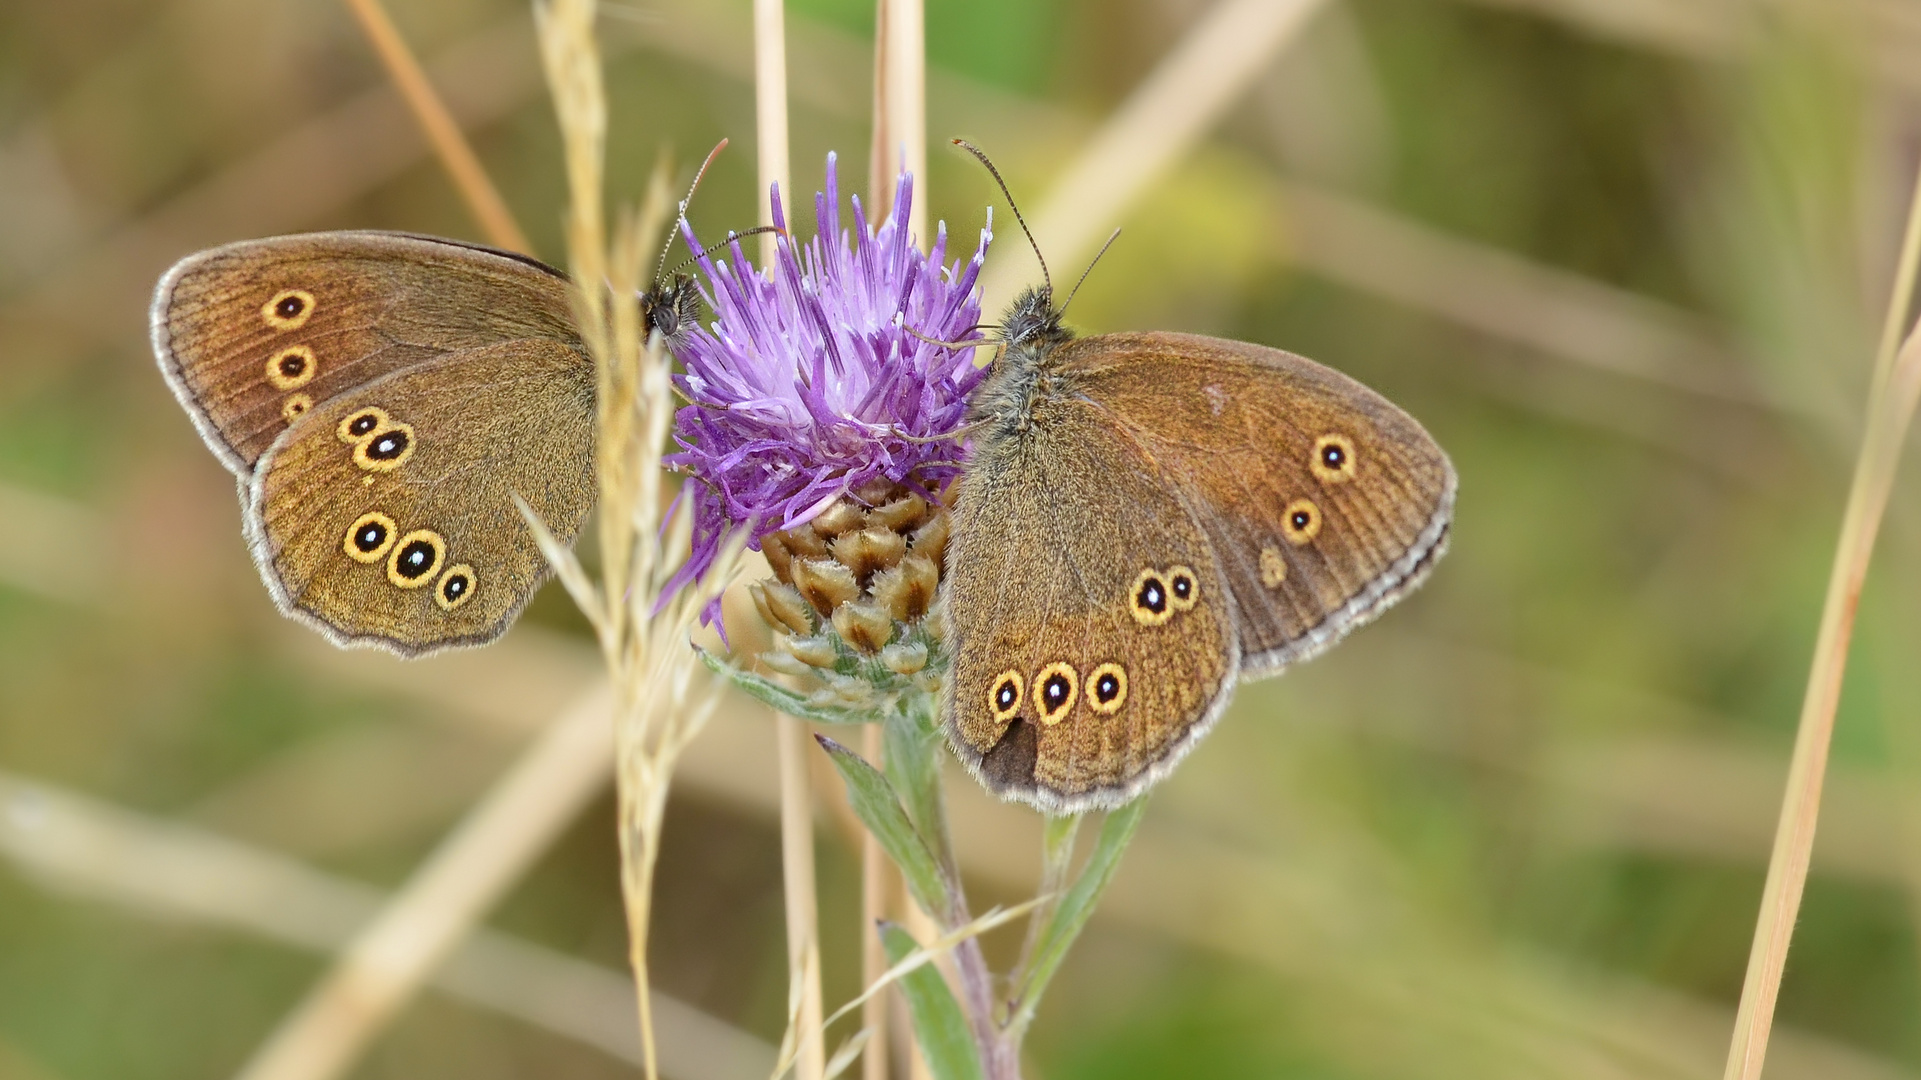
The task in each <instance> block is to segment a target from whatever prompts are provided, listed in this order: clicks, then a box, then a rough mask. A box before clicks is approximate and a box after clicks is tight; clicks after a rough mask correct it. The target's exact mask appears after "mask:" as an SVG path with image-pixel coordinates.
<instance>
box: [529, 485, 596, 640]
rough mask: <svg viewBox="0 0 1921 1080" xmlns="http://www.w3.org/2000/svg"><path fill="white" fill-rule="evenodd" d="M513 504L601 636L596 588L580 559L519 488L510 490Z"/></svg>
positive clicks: (555, 570)
mask: <svg viewBox="0 0 1921 1080" xmlns="http://www.w3.org/2000/svg"><path fill="white" fill-rule="evenodd" d="M514 508H515V509H517V510H519V511H520V516H521V518H522V519H523V520H525V521H526V522H527V528H529V529H531V530H533V534H534V544H535V545H536V546H537V547H539V548H540V553H541V554H542V555H544V556H546V559H547V565H549V566H551V567H553V568H554V576H555V577H558V578H559V579H560V583H561V584H562V585H564V586H566V588H567V595H568V596H570V597H572V598H573V601H574V603H575V604H577V605H579V607H580V612H581V614H583V615H585V616H587V621H588V622H590V623H593V624H594V629H595V630H597V631H599V632H600V633H601V634H602V635H603V636H604V635H605V634H606V627H607V616H606V612H605V609H604V608H603V607H602V606H601V603H600V590H598V589H596V588H594V583H593V581H592V580H590V579H589V578H588V577H587V571H586V570H585V569H584V568H583V567H582V566H581V565H580V560H579V559H577V558H575V557H574V553H573V550H572V549H571V548H569V547H568V546H567V545H565V544H563V543H561V542H560V538H559V537H557V536H555V535H554V534H553V532H552V531H551V530H549V529H548V528H547V523H546V522H544V521H542V520H540V515H539V514H536V513H534V508H533V507H531V506H528V505H527V500H525V499H523V498H521V497H520V493H519V492H515V493H514Z"/></svg>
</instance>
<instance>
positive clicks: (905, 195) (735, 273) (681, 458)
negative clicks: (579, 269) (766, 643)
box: [665, 154, 993, 615]
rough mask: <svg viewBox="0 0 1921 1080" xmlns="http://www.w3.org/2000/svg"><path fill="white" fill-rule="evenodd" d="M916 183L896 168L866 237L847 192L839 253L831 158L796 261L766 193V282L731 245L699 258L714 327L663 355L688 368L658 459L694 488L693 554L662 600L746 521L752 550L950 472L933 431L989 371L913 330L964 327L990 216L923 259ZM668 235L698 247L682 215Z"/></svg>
mask: <svg viewBox="0 0 1921 1080" xmlns="http://www.w3.org/2000/svg"><path fill="white" fill-rule="evenodd" d="M913 188H914V185H913V177H912V176H911V175H909V174H907V173H905V172H903V173H902V174H901V176H900V182H899V187H898V188H897V189H896V193H895V196H894V211H893V213H892V214H891V215H890V216H889V217H888V218H887V220H886V221H884V222H882V223H881V226H880V229H879V230H878V231H875V232H870V231H869V229H868V225H867V217H866V215H865V214H864V213H863V212H862V210H861V205H860V199H859V197H858V196H855V197H854V199H853V207H854V229H853V236H852V243H851V244H850V243H849V242H848V239H847V237H846V235H845V234H843V233H842V231H841V217H840V193H839V190H838V183H837V178H836V176H835V158H834V155H832V154H829V155H828V157H827V190H826V191H825V192H823V193H821V194H818V195H816V196H815V197H814V219H815V222H816V232H815V235H814V237H813V238H812V239H811V240H809V241H807V243H806V245H805V246H804V247H803V248H802V249H801V250H800V251H799V252H796V250H795V247H794V242H793V240H792V238H791V237H790V236H789V235H788V234H787V233H786V232H785V229H786V224H787V223H786V219H785V217H784V215H783V212H782V208H781V201H780V192H779V191H778V190H774V191H773V192H771V198H772V201H773V219H774V224H775V225H776V226H779V227H780V228H781V229H782V230H783V233H782V234H781V235H780V236H779V237H778V255H777V257H776V260H775V265H774V273H773V278H772V280H768V279H767V278H765V277H763V276H761V275H760V274H759V273H758V272H756V271H755V270H754V269H753V267H752V265H751V264H750V263H748V261H747V259H746V257H745V255H743V254H742V252H741V248H740V242H739V241H738V240H735V241H734V242H733V243H731V244H730V245H729V246H728V252H729V254H728V255H726V256H723V257H721V258H719V259H715V258H712V257H711V253H708V254H703V255H701V256H700V258H699V260H698V261H699V264H700V268H701V271H702V274H703V276H704V278H705V280H704V281H703V282H702V285H701V292H702V295H703V296H705V297H706V299H707V302H708V303H709V305H711V306H712V308H713V309H714V313H715V315H716V317H717V318H716V321H715V323H714V325H713V327H712V329H711V330H710V329H709V328H706V327H699V326H696V327H694V328H692V329H691V330H690V331H689V332H688V333H687V334H686V336H685V338H684V339H683V340H682V341H681V342H680V343H678V346H677V348H676V350H675V353H676V356H677V357H678V358H679V359H680V361H681V363H682V364H683V365H685V367H686V373H685V374H684V375H679V376H676V377H675V384H676V385H677V386H678V387H679V388H680V391H681V393H682V394H684V395H686V397H687V399H688V400H689V401H691V402H693V404H691V405H687V406H685V407H683V408H682V409H680V410H679V412H677V413H676V414H675V416H674V439H675V441H676V442H678V443H679V444H680V446H681V448H682V449H681V452H680V453H677V454H672V455H669V456H668V457H667V458H666V463H667V464H668V465H669V466H670V467H673V468H676V469H679V470H681V471H684V472H686V473H688V474H689V475H690V476H691V478H692V482H690V483H688V484H687V485H685V486H684V487H683V488H682V490H681V498H682V499H683V500H691V503H692V507H691V509H692V513H693V515H694V522H693V550H692V552H691V554H690V555H689V557H688V560H687V564H686V565H685V566H683V567H681V569H680V571H679V573H677V574H676V575H675V576H674V579H673V581H672V582H670V583H669V586H668V588H667V589H666V590H665V595H671V594H672V593H673V592H674V590H676V589H678V588H680V587H681V586H682V585H685V584H686V583H687V582H689V581H694V580H698V579H699V577H700V576H701V575H702V574H703V573H705V572H706V570H707V568H708V567H709V566H711V565H712V563H713V561H714V558H715V556H716V555H718V554H719V549H720V544H721V540H722V538H723V537H724V536H725V535H727V534H728V533H729V532H731V531H733V530H737V529H741V528H748V527H751V528H752V530H753V534H752V535H751V536H750V537H749V538H748V546H750V547H753V548H756V549H757V548H759V546H760V538H761V537H763V536H766V535H767V534H769V533H774V532H780V531H782V530H786V529H791V528H793V527H795V526H797V525H801V524H803V523H805V522H806V521H808V520H809V519H810V518H812V517H813V516H814V515H815V514H818V513H820V512H821V511H822V510H824V509H826V508H827V507H828V506H829V505H831V504H832V503H833V502H834V501H835V500H836V499H838V498H840V497H841V496H843V495H846V494H848V493H849V492H851V491H852V490H853V489H855V488H857V487H859V486H861V485H862V484H865V483H866V482H867V481H870V480H874V479H876V478H885V479H887V480H891V481H896V482H900V483H904V484H907V485H908V486H910V487H915V488H919V489H920V490H922V491H923V492H931V491H932V489H934V488H936V487H937V486H938V485H939V484H941V483H942V482H944V481H946V480H947V479H949V478H951V477H953V476H955V475H956V474H958V473H959V472H960V468H961V462H962V460H963V456H964V451H963V447H962V443H961V439H960V437H959V436H958V435H955V436H954V437H953V438H942V436H947V435H954V433H955V432H956V431H957V429H959V428H960V426H961V424H962V423H963V422H964V421H965V419H966V415H967V397H968V394H969V393H970V392H971V391H972V390H973V388H974V386H975V385H976V384H977V383H979V382H980V380H981V378H982V377H983V376H984V375H985V374H986V369H984V368H976V367H975V366H974V364H973V360H972V350H971V349H950V348H943V347H942V346H939V345H936V344H933V343H932V342H930V341H924V340H922V339H921V337H916V336H915V333H918V334H920V335H922V336H924V337H926V338H931V339H933V341H959V340H964V339H966V338H967V337H968V336H969V335H970V334H972V333H973V331H974V329H975V326H976V324H977V323H978V322H979V321H980V294H979V292H978V291H977V290H976V289H975V287H974V285H975V279H976V278H977V277H978V276H979V275H980V268H981V262H982V260H983V259H984V258H985V257H986V254H987V244H988V242H989V241H990V240H991V239H992V238H993V234H992V231H991V229H992V225H993V218H992V211H991V209H990V211H989V217H988V221H987V224H986V225H983V226H982V228H981V234H980V244H979V246H978V247H976V248H975V249H974V254H973V257H972V258H971V259H969V260H967V261H966V262H965V263H962V262H961V261H960V260H959V259H956V260H955V261H954V264H953V265H952V266H951V267H950V266H944V265H942V262H941V260H942V258H943V257H944V256H945V254H946V251H947V225H946V223H945V222H943V223H941V225H940V226H939V227H938V231H937V232H936V234H935V239H934V246H933V250H932V251H929V252H928V253H927V254H925V255H923V254H922V253H921V252H920V250H919V249H918V248H916V247H915V246H914V244H913V242H912V240H913V238H912V237H910V236H909V235H908V233H907V212H908V208H909V206H910V205H911V200H912V199H913V194H914V190H913ZM681 231H682V233H683V235H684V236H685V237H686V239H687V243H688V245H689V246H690V247H692V248H693V249H694V250H695V251H700V250H701V247H700V244H699V243H698V242H697V241H696V240H695V238H694V233H693V229H692V228H691V227H689V226H688V225H687V223H686V221H685V219H682V221H681ZM910 330H912V331H914V333H910V332H909V331H910ZM920 440H932V441H920ZM677 509H678V507H677ZM711 614H712V613H711V612H710V615H711Z"/></svg>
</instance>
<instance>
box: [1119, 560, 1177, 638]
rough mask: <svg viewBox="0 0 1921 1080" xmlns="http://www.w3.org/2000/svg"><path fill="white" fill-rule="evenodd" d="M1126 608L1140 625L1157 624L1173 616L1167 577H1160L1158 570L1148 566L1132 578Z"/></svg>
mask: <svg viewBox="0 0 1921 1080" xmlns="http://www.w3.org/2000/svg"><path fill="white" fill-rule="evenodd" d="M1127 610H1128V611H1129V612H1130V613H1131V614H1132V615H1133V616H1134V621H1135V622H1138V623H1140V624H1141V625H1142V626H1159V625H1160V624H1162V623H1164V622H1166V621H1167V620H1169V619H1171V618H1173V617H1174V606H1173V602H1172V601H1171V600H1170V599H1169V598H1168V594H1167V579H1165V578H1163V577H1161V573H1160V571H1158V570H1155V569H1152V568H1151V567H1150V568H1149V569H1146V570H1143V571H1141V572H1140V575H1139V576H1138V577H1136V578H1135V579H1134V584H1133V585H1131V586H1129V587H1128V590H1127Z"/></svg>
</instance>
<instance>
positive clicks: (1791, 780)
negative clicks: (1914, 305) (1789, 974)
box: [1724, 176, 1921, 1080]
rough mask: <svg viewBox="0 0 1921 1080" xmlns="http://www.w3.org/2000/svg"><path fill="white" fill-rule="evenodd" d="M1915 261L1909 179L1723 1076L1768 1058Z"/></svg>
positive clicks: (1890, 432)
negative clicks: (1904, 219)
mask: <svg viewBox="0 0 1921 1080" xmlns="http://www.w3.org/2000/svg"><path fill="white" fill-rule="evenodd" d="M1917 262H1921V176H1917V178H1916V187H1915V198H1914V200H1913V202H1912V204H1911V205H1910V208H1909V210H1908V226H1907V229H1906V238H1905V239H1904V240H1903V242H1902V248H1901V262H1900V267H1899V269H1898V270H1897V272H1896V273H1895V285H1894V293H1893V295H1892V296H1890V297H1889V299H1888V317H1887V321H1886V323H1885V325H1884V327H1883V331H1882V341H1881V347H1880V350H1879V352H1878V354H1877V358H1876V371H1875V380H1874V386H1873V388H1872V389H1871V390H1870V391H1869V395H1868V413H1867V430H1866V431H1864V432H1863V433H1862V436H1861V452H1860V455H1859V456H1858V457H1857V458H1856V459H1855V464H1854V482H1853V484H1852V485H1851V486H1850V488H1849V490H1848V504H1847V509H1846V510H1845V511H1844V512H1843V515H1842V519H1841V539H1840V541H1839V542H1838V543H1837V544H1836V545H1835V552H1834V566H1833V569H1832V571H1831V572H1830V573H1829V576H1828V594H1827V600H1826V602H1825V604H1824V605H1823V607H1822V610H1821V631H1820V635H1819V636H1818V637H1817V638H1816V639H1815V643H1814V661H1813V664H1812V668H1811V670H1810V671H1809V673H1808V685H1807V693H1806V696H1805V697H1803V698H1802V701H1801V721H1800V726H1799V729H1798V730H1797V731H1796V733H1795V739H1794V756H1793V758H1792V759H1791V760H1790V762H1789V764H1788V783H1787V792H1786V794H1784V795H1783V796H1782V799H1781V818H1780V822H1779V824H1778V825H1777V826H1776V829H1775V834H1774V852H1773V855H1772V856H1771V857H1770V858H1769V860H1768V877H1767V883H1766V885H1764V886H1763V888H1762V890H1761V914H1760V917H1759V918H1758V919H1757V920H1756V922H1755V927H1754V945H1753V948H1752V950H1751V951H1750V952H1749V954H1748V970H1747V977H1746V979H1745V980H1744V981H1743V983H1742V986H1741V1005H1740V1008H1739V1009H1738V1010H1737V1011H1736V1013H1735V1018H1734V1038H1733V1042H1732V1045H1731V1046H1730V1047H1729V1048H1728V1061H1727V1069H1726V1071H1725V1073H1724V1075H1725V1077H1726V1078H1727V1080H1758V1078H1759V1077H1760V1075H1761V1066H1762V1064H1763V1062H1764V1061H1765V1060H1766V1058H1767V1053H1768V1035H1769V1033H1770V1031H1771V1030H1772V1028H1773V1026H1774V1006H1775V1002H1776V1000H1777V999H1778V998H1779V996H1780V993H1781V975H1782V972H1783V970H1784V969H1785V968H1786V966H1787V959H1788V944H1789V942H1790V941H1791V940H1792V939H1793V937H1794V921H1795V917H1796V916H1797V915H1798V914H1799V913H1800V910H1801V893H1802V890H1803V889H1804V888H1805V887H1806V885H1807V880H1808V860H1809V858H1810V857H1811V856H1812V854H1813V851H1814V829H1815V823H1816V819H1817V818H1818V817H1819V815H1820V812H1821V782H1822V779H1823V777H1824V776H1825V775H1826V773H1827V764H1828V747H1829V745H1830V743H1831V742H1832V741H1833V736H1834V714H1835V709H1836V707H1837V706H1838V705H1839V704H1840V701H1841V683H1842V677H1843V676H1844V675H1845V674H1846V672H1847V664H1848V643H1849V641H1850V640H1851V639H1852V637H1853V635H1854V617H1855V612H1856V610H1857V609H1858V608H1859V606H1860V603H1861V587H1862V582H1863V581H1864V580H1865V579H1866V578H1867V574H1868V561H1869V559H1870V558H1871V557H1872V556H1873V554H1874V538H1875V535H1876V533H1877V532H1879V531H1880V528H1881V517H1882V514H1883V512H1884V511H1885V510H1886V509H1887V505H1888V493H1889V492H1890V491H1891V490H1892V489H1893V487H1894V473H1895V469H1896V468H1897V467H1898V466H1899V465H1900V463H1901V448H1902V445H1903V443H1904V442H1905V441H1906V439H1907V434H1908V424H1909V422H1910V421H1912V420H1913V419H1914V407H1915V400H1916V395H1917V393H1921V334H1910V335H1909V337H1908V339H1907V341H1906V342H1905V343H1904V344H1902V345H1901V348H1900V351H1899V352H1898V353H1897V352H1896V351H1895V348H1894V346H1895V343H1896V341H1897V340H1899V335H1900V332H1901V327H1902V326H1903V325H1904V324H1905V323H1906V322H1907V312H1908V307H1909V301H1910V299H1911V296H1910V292H1911V291H1912V289H1913V287H1914V280H1915V268H1916V264H1917Z"/></svg>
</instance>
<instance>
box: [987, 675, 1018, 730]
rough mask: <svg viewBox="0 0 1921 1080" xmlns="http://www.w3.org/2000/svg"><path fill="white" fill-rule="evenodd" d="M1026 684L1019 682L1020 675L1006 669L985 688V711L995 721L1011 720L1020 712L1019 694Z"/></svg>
mask: <svg viewBox="0 0 1921 1080" xmlns="http://www.w3.org/2000/svg"><path fill="white" fill-rule="evenodd" d="M1025 689H1026V684H1025V683H1023V682H1021V673H1020V672H1018V671H1014V670H1013V669H1011V668H1010V669H1008V670H1007V671H1003V672H1001V673H1000V677H999V678H997V679H995V680H994V683H993V685H992V686H989V687H988V688H987V711H989V712H991V713H993V714H994V719H996V720H1012V719H1013V718H1014V717H1015V716H1017V715H1019V714H1020V711H1021V693H1022V692H1023V691H1024V690H1025Z"/></svg>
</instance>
